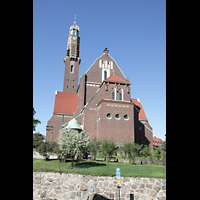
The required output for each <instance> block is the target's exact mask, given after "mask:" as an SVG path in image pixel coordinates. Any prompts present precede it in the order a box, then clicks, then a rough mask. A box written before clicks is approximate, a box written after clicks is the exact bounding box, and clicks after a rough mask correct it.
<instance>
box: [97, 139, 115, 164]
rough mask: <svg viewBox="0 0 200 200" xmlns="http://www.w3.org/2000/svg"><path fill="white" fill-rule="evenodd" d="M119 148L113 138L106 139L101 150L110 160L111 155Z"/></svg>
mask: <svg viewBox="0 0 200 200" xmlns="http://www.w3.org/2000/svg"><path fill="white" fill-rule="evenodd" d="M117 149H118V148H117V145H116V143H115V141H114V140H113V139H109V140H106V139H104V140H103V141H102V143H101V148H100V150H99V151H100V152H101V153H102V155H104V156H105V158H107V161H109V162H110V161H111V157H112V156H113V154H114V153H115V152H116V151H117Z"/></svg>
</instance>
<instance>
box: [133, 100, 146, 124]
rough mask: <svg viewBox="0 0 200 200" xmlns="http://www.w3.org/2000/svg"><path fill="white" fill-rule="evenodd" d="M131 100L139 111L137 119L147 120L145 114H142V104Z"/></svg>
mask: <svg viewBox="0 0 200 200" xmlns="http://www.w3.org/2000/svg"><path fill="white" fill-rule="evenodd" d="M131 100H132V102H133V103H134V104H135V105H136V107H137V109H138V110H139V116H138V118H139V119H140V120H148V119H147V116H146V114H145V112H144V108H143V106H142V104H141V103H140V102H139V101H138V100H137V99H131Z"/></svg>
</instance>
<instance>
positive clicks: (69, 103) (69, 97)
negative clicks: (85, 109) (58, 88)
mask: <svg viewBox="0 0 200 200" xmlns="http://www.w3.org/2000/svg"><path fill="white" fill-rule="evenodd" d="M77 106H78V94H77V93H68V92H57V94H56V95H55V102H54V110H53V112H54V113H63V114H74V113H75V111H76V108H77Z"/></svg>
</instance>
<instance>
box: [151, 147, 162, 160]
mask: <svg viewBox="0 0 200 200" xmlns="http://www.w3.org/2000/svg"><path fill="white" fill-rule="evenodd" d="M160 157H161V151H160V147H154V148H153V160H160Z"/></svg>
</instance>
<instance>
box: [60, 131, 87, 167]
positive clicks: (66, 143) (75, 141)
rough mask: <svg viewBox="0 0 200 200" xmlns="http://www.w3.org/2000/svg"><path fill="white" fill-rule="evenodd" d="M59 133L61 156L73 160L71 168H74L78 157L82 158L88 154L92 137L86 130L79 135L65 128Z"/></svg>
mask: <svg viewBox="0 0 200 200" xmlns="http://www.w3.org/2000/svg"><path fill="white" fill-rule="evenodd" d="M59 133H60V135H59V138H58V145H59V149H60V151H61V155H62V156H65V157H69V158H71V166H73V164H74V159H75V156H76V155H77V157H78V156H79V157H82V156H83V155H85V154H86V153H87V152H88V147H89V143H90V136H89V135H88V134H87V133H86V131H85V130H83V131H81V132H80V133H79V132H78V131H76V130H72V129H65V128H61V129H60V131H59Z"/></svg>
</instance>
